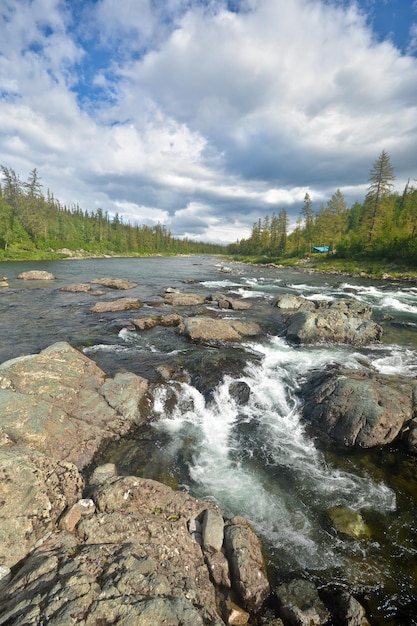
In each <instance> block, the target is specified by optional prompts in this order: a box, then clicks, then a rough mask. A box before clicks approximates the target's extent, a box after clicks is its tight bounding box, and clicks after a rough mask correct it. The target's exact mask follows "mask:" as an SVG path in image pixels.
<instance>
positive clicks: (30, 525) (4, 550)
mask: <svg viewBox="0 0 417 626" xmlns="http://www.w3.org/2000/svg"><path fill="white" fill-rule="evenodd" d="M83 487H84V482H83V479H82V477H81V475H80V474H79V472H78V470H77V468H76V467H75V465H73V464H72V463H66V462H65V461H57V460H53V459H50V458H49V457H47V456H46V455H44V454H41V453H39V452H36V451H34V450H30V449H28V448H25V447H21V446H13V447H11V448H3V449H0V501H1V503H2V505H1V507H0V555H1V561H0V564H1V565H4V566H6V567H11V566H13V565H15V564H16V563H17V562H18V561H19V560H20V559H22V558H24V557H25V556H26V555H27V553H28V552H29V551H30V550H32V549H33V548H34V547H35V545H36V544H37V542H40V541H42V540H43V539H44V538H45V537H46V536H48V534H50V533H51V532H52V531H53V530H54V528H55V524H56V522H57V520H58V518H59V517H60V516H61V514H62V513H63V512H64V511H65V510H66V509H67V508H68V507H71V506H72V505H73V504H75V502H76V501H77V500H79V499H80V498H81V496H82V490H83Z"/></svg>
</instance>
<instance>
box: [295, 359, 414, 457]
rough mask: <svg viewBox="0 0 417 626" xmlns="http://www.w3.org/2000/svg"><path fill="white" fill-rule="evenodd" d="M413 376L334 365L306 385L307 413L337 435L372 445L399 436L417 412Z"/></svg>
mask: <svg viewBox="0 0 417 626" xmlns="http://www.w3.org/2000/svg"><path fill="white" fill-rule="evenodd" d="M414 387H415V383H414V381H413V380H411V379H409V378H405V377H401V376H389V375H384V374H378V373H375V372H373V371H367V370H347V369H344V368H338V367H332V368H330V369H328V370H326V371H325V372H319V373H314V374H313V375H312V376H311V378H310V380H309V381H308V383H307V384H306V385H305V386H304V388H303V391H302V395H303V397H304V399H305V404H304V408H303V416H304V419H305V420H306V421H307V422H309V423H310V424H311V425H312V426H313V427H314V428H316V429H317V430H319V431H320V432H323V433H325V434H326V436H329V437H330V438H331V439H333V440H335V441H337V442H339V443H341V444H343V445H345V446H357V447H361V448H371V447H373V446H380V445H384V444H387V443H390V442H391V441H394V439H396V437H397V436H398V435H399V434H400V432H401V430H402V428H403V426H404V425H406V424H407V423H408V422H409V421H410V420H411V418H412V415H413V390H414Z"/></svg>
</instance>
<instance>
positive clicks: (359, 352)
mask: <svg viewBox="0 0 417 626" xmlns="http://www.w3.org/2000/svg"><path fill="white" fill-rule="evenodd" d="M35 268H36V269H46V270H48V271H51V272H52V273H53V274H54V275H55V276H56V277H57V280H56V281H53V282H42V283H39V282H38V281H36V282H35V281H33V282H30V283H27V282H24V281H20V280H18V279H17V275H18V274H19V273H20V272H21V271H24V270H26V269H35ZM228 269H231V271H230V272H227V273H226V272H225V271H224V270H225V268H224V267H223V266H222V265H221V261H220V260H219V259H216V258H213V257H190V258H188V257H178V258H173V259H167V258H158V259H157V258H152V259H102V260H97V259H95V260H83V261H62V262H44V263H0V275H6V276H7V277H8V278H9V283H10V288H9V289H6V290H2V291H1V292H0V331H1V337H2V341H1V345H0V361H3V360H6V359H8V358H13V357H15V356H20V355H21V354H26V353H32V352H38V351H39V350H41V349H43V348H44V347H46V346H47V345H49V344H51V343H53V342H54V341H60V340H65V341H69V342H70V343H71V344H72V345H74V346H76V347H79V348H81V349H83V350H84V352H85V353H86V354H87V355H88V356H89V357H90V358H92V359H94V360H95V361H97V362H98V364H99V365H100V366H101V367H103V369H104V370H105V371H107V372H108V373H109V374H110V375H114V374H115V373H116V372H117V371H125V370H128V371H133V372H135V373H137V374H140V375H143V376H146V377H147V378H150V379H151V380H153V381H155V384H156V389H155V403H154V407H153V413H154V416H155V418H157V419H155V421H154V425H153V426H152V427H151V428H148V429H144V430H142V431H141V432H140V433H137V434H136V435H135V436H134V437H131V438H130V439H127V440H125V441H123V442H118V443H115V444H112V445H111V446H110V447H109V448H108V450H107V451H106V453H105V455H104V457H103V459H102V460H103V461H104V460H115V461H116V462H117V463H118V465H119V471H120V472H124V473H126V472H129V473H139V474H141V475H144V476H148V477H152V478H156V479H158V480H160V479H162V480H165V481H166V482H169V483H172V484H177V485H179V486H180V487H181V488H182V489H186V490H188V491H190V492H191V493H192V494H193V495H196V496H198V497H201V498H205V499H209V500H213V501H215V502H216V503H217V504H218V505H219V506H220V507H221V508H222V510H223V511H224V513H225V514H226V515H228V516H232V515H239V514H241V515H244V516H246V517H247V518H249V519H250V521H251V522H252V524H253V525H254V527H255V529H256V531H257V532H258V533H259V535H260V536H261V538H262V539H263V542H264V546H265V554H266V557H267V561H268V563H269V567H270V572H271V578H272V580H273V581H275V582H279V581H281V580H283V579H286V578H290V577H292V576H295V575H297V576H307V577H309V578H311V579H313V580H315V582H316V583H317V584H319V585H320V584H326V583H329V582H332V583H334V584H339V585H341V586H343V587H347V588H349V589H351V590H352V591H354V592H355V593H357V594H358V595H359V596H360V597H361V599H362V601H363V602H364V603H365V604H366V605H367V606H368V608H369V611H370V613H371V615H372V617H373V620H374V621H373V623H374V624H389V625H401V626H407V625H409V624H410V625H411V624H414V625H415V624H417V560H416V556H417V539H416V530H417V528H416V526H417V518H416V501H417V475H416V467H417V465H416V460H415V458H414V457H411V456H407V455H405V454H404V453H402V452H400V451H399V450H397V449H396V448H395V447H394V446H393V447H390V448H386V449H383V450H375V451H369V452H366V453H365V452H362V453H349V454H348V453H346V454H344V455H340V454H338V453H337V452H336V451H332V450H331V449H328V450H322V449H320V448H319V447H318V446H317V445H316V443H315V441H314V440H313V439H312V438H311V437H309V435H308V434H307V433H306V431H305V429H304V425H303V423H302V420H301V417H300V416H301V402H302V400H301V399H300V395H299V393H298V392H299V389H300V385H301V383H302V382H303V381H304V380H305V378H306V377H307V375H308V373H309V371H310V370H311V369H312V368H315V369H317V368H323V367H325V366H326V365H327V364H329V363H343V364H344V365H345V366H347V367H351V368H360V367H362V366H363V364H364V363H367V364H369V365H371V366H372V367H374V368H375V369H376V370H378V371H380V372H383V373H388V374H399V373H400V374H403V375H405V376H409V377H413V378H414V377H415V376H416V370H417V358H416V357H417V286H415V285H414V283H411V282H410V283H401V282H399V281H397V282H389V283H388V282H376V281H370V280H365V279H356V278H355V279H354V278H349V279H347V278H341V277H338V276H323V275H318V274H306V273H302V272H298V271H295V270H286V269H278V268H259V267H252V266H243V265H230V266H229V268H228ZM103 276H112V277H121V278H126V279H129V280H133V281H135V282H137V283H138V286H137V287H136V288H134V289H132V290H130V291H128V292H111V293H110V292H108V293H107V294H106V296H104V297H102V299H103V298H104V299H109V298H112V299H113V298H117V297H122V296H126V295H128V296H129V297H130V296H132V297H138V298H140V299H141V300H142V302H143V303H144V307H143V309H141V311H140V313H139V312H138V313H137V314H136V313H135V316H136V317H139V316H146V315H152V314H155V313H157V314H163V313H164V314H165V313H169V312H171V311H172V308H171V307H168V306H167V305H165V304H163V300H162V298H161V294H163V292H164V291H165V289H166V288H167V287H173V288H178V289H181V290H182V291H187V292H190V291H191V292H195V293H200V294H205V295H208V294H209V293H212V292H215V291H222V290H223V291H224V290H226V289H227V290H228V291H229V292H230V291H231V292H232V293H235V294H236V297H237V296H239V297H242V298H250V300H251V302H252V303H253V309H252V310H251V311H250V313H249V312H248V313H249V315H252V316H253V317H254V318H256V319H257V320H258V321H261V323H263V325H264V328H265V329H266V332H265V335H264V336H263V337H262V339H257V340H256V341H250V342H247V343H245V344H243V345H241V346H230V347H228V348H225V349H215V348H207V347H202V346H194V345H192V344H191V343H190V342H189V341H188V340H186V339H184V338H183V337H180V336H178V335H177V334H176V333H175V331H174V330H173V329H172V328H170V329H167V328H162V327H157V328H155V329H152V330H150V331H146V332H142V333H139V332H134V331H131V330H129V320H130V319H131V317H132V312H131V311H130V312H122V313H113V314H109V313H107V314H101V315H94V314H92V313H91V312H90V308H91V307H92V305H93V304H94V302H95V300H94V298H92V296H91V295H89V294H84V293H77V294H74V293H65V292H61V291H60V290H59V287H61V286H63V285H66V284H70V283H74V282H87V281H89V280H91V279H93V278H97V277H103ZM284 292H287V293H288V292H290V293H294V294H299V295H304V296H306V297H308V298H312V299H319V298H320V299H334V298H345V297H347V296H348V297H353V298H356V299H357V300H359V301H361V302H364V303H368V304H371V305H372V307H373V310H374V316H375V317H376V319H378V320H381V321H380V323H381V324H382V325H383V327H384V336H383V341H382V342H381V343H380V344H377V345H373V346H368V347H365V348H361V349H358V348H352V347H350V346H334V345H332V346H329V345H327V346H325V345H321V346H310V347H293V346H290V345H288V344H287V343H286V341H285V340H284V339H283V338H282V337H281V336H280V334H279V325H277V321H276V318H277V315H276V311H275V312H274V309H273V308H272V306H271V304H272V302H273V300H274V299H275V298H276V297H277V296H278V295H279V294H281V293H284ZM179 312H181V311H179ZM248 313H245V315H247V314H248ZM223 315H225V316H226V315H233V316H237V315H239V312H224V313H223ZM163 364H171V365H176V366H178V367H181V368H184V369H185V370H187V371H189V372H190V374H191V377H190V378H189V379H188V381H187V382H179V381H175V382H174V381H173V382H172V383H170V384H169V385H167V384H164V385H159V386H158V384H157V381H158V380H159V378H158V374H157V367H158V366H159V365H163ZM205 379H207V380H209V381H213V382H212V385H213V388H210V390H209V391H210V393H207V388H206V387H205V384H204V380H205ZM202 381H203V382H202ZM236 381H238V382H241V383H246V385H248V386H249V388H250V390H251V394H250V398H249V401H248V403H247V404H244V405H242V404H239V403H238V402H237V401H236V400H235V399H234V396H233V394H231V393H230V385H231V384H232V383H234V382H236ZM199 382H200V383H202V384H199ZM207 384H208V383H207V382H206V386H207ZM336 505H340V506H346V507H348V508H349V509H352V510H354V511H359V512H361V514H362V515H363V517H364V519H365V521H366V522H367V523H368V525H369V527H370V529H371V538H370V539H366V540H363V539H362V540H355V539H351V538H344V539H341V537H340V536H339V535H337V534H336V533H335V532H334V531H333V530H332V528H331V527H330V525H329V524H328V522H327V521H326V520H327V517H326V511H327V510H328V509H329V508H331V507H333V506H336Z"/></svg>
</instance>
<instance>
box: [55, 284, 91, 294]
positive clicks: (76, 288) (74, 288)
mask: <svg viewBox="0 0 417 626" xmlns="http://www.w3.org/2000/svg"><path fill="white" fill-rule="evenodd" d="M59 291H69V292H70V293H86V292H88V291H91V285H89V284H88V283H78V284H75V285H65V287H61V289H60V290H59Z"/></svg>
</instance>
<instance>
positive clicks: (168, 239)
mask: <svg viewBox="0 0 417 626" xmlns="http://www.w3.org/2000/svg"><path fill="white" fill-rule="evenodd" d="M0 173H1V175H2V184H1V185H0V260H1V259H23V258H25V259H35V258H43V259H45V258H57V256H60V255H59V254H57V252H56V251H58V250H61V249H63V248H67V249H69V250H72V251H78V252H79V253H81V255H86V256H87V255H90V254H91V255H106V254H109V255H113V254H114V255H147V254H191V253H209V254H215V253H221V252H223V253H224V251H225V248H224V247H223V246H220V245H214V244H209V243H200V242H195V241H191V240H189V239H187V238H184V239H178V238H175V237H173V236H172V234H171V233H170V231H169V230H167V228H166V227H165V226H164V225H162V224H156V225H155V226H147V225H137V224H135V225H131V224H128V223H124V222H123V220H122V219H121V217H120V216H119V215H118V214H117V213H116V215H114V216H110V215H109V214H108V213H107V212H105V211H103V210H102V209H97V210H96V211H93V212H88V211H86V210H82V209H81V208H80V207H79V206H78V205H74V206H71V207H67V206H65V205H62V204H61V203H60V201H59V200H57V199H56V198H55V197H54V195H53V194H52V193H51V192H50V191H49V190H48V192H47V193H46V195H45V194H44V193H43V188H42V184H41V179H40V177H39V175H38V172H37V170H36V169H34V170H32V172H31V173H30V175H29V177H28V179H27V180H26V181H22V180H21V179H20V177H19V175H18V174H17V173H16V172H15V171H14V170H12V169H11V168H7V167H5V166H0ZM61 256H65V255H61Z"/></svg>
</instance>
